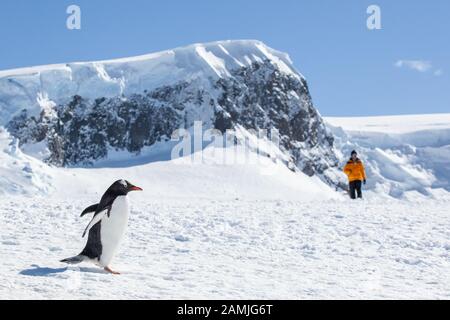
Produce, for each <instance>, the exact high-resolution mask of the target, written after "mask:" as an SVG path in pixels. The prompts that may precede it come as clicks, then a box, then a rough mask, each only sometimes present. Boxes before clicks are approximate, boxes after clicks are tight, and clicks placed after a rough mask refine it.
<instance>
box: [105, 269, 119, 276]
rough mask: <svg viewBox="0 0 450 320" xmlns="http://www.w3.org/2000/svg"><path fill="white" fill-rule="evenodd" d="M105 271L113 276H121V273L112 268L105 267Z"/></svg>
mask: <svg viewBox="0 0 450 320" xmlns="http://www.w3.org/2000/svg"><path fill="white" fill-rule="evenodd" d="M105 271H106V272H109V273H111V274H115V275H119V274H120V272H117V271H113V270H111V268H110V267H105Z"/></svg>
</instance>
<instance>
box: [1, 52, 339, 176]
mask: <svg viewBox="0 0 450 320" xmlns="http://www.w3.org/2000/svg"><path fill="white" fill-rule="evenodd" d="M208 81H209V82H210V83H211V85H210V88H209V89H205V88H204V86H203V85H199V84H198V82H196V81H192V82H182V83H178V84H175V85H172V86H163V87H160V88H157V89H155V90H152V91H151V92H148V91H145V92H142V93H141V94H134V95H131V96H126V97H124V96H121V97H115V98H108V99H107V98H102V97H99V98H98V99H96V100H95V101H89V100H86V99H84V98H83V97H80V96H74V97H73V98H72V99H71V101H70V103H68V104H65V105H57V106H54V107H53V108H52V109H51V110H48V109H46V110H43V111H42V113H41V115H40V117H39V118H35V117H30V116H28V115H27V113H26V111H23V112H22V113H20V114H19V115H18V116H16V117H15V118H14V119H13V120H11V121H10V122H9V124H8V130H9V131H10V133H11V134H12V135H13V136H15V137H16V138H18V139H19V141H20V144H21V145H23V144H28V143H38V142H42V141H45V142H46V144H47V146H48V149H49V151H50V154H51V155H50V157H49V158H48V159H46V161H47V162H48V163H51V164H53V165H57V166H70V165H77V164H84V165H87V164H90V163H92V162H93V161H95V160H98V159H102V158H105V157H107V155H108V150H111V149H115V150H127V151H129V152H130V153H139V152H140V150H142V148H143V147H145V146H151V145H153V144H154V143H156V142H158V141H166V140H169V139H170V137H171V135H172V133H173V132H174V131H175V130H176V129H179V128H189V127H191V126H192V125H193V122H194V121H196V120H204V119H207V121H208V124H207V125H209V126H210V127H214V128H216V129H218V130H220V131H221V132H225V131H226V130H227V129H234V128H235V127H236V126H237V125H240V126H242V127H244V128H246V129H254V130H258V129H266V130H271V129H277V130H278V131H279V133H280V148H281V150H282V151H284V152H285V153H286V154H288V155H290V157H291V159H292V162H293V163H295V164H296V166H297V167H298V168H299V169H300V170H302V171H303V172H304V173H306V174H308V175H310V176H312V175H314V174H321V173H323V172H324V170H326V169H328V168H330V167H334V166H336V165H337V159H336V157H335V155H334V151H333V137H332V135H331V133H329V132H328V131H327V129H326V127H325V125H324V123H323V121H322V118H321V117H320V115H319V114H318V112H317V111H316V109H315V108H314V106H313V103H312V101H311V97H310V94H309V90H308V86H307V84H306V81H305V80H304V79H303V78H297V77H294V76H292V75H287V74H284V73H282V72H280V70H278V69H277V67H276V66H275V65H274V64H272V63H271V62H270V61H268V60H267V61H264V62H260V63H254V64H253V65H252V66H250V67H243V68H240V69H237V70H234V71H233V72H232V74H231V77H227V78H220V79H219V80H212V79H208Z"/></svg>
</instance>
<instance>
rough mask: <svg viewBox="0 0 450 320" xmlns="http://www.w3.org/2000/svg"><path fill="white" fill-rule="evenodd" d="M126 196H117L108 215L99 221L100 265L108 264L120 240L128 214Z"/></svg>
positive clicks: (126, 223) (105, 265)
mask: <svg viewBox="0 0 450 320" xmlns="http://www.w3.org/2000/svg"><path fill="white" fill-rule="evenodd" d="M129 213H130V211H129V205H128V197H127V196H121V197H117V198H116V199H115V200H114V202H113V205H112V207H111V211H110V216H109V217H108V215H105V217H104V218H103V219H102V222H101V231H100V237H101V242H102V255H101V256H100V261H99V262H100V265H101V266H103V267H107V266H109V264H110V263H111V260H112V259H113V258H114V255H115V254H116V252H117V250H118V249H119V245H120V243H121V242H122V239H123V236H124V234H125V230H126V228H127V225H128V216H129Z"/></svg>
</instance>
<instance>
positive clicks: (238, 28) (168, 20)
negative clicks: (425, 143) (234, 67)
mask: <svg viewBox="0 0 450 320" xmlns="http://www.w3.org/2000/svg"><path fill="white" fill-rule="evenodd" d="M71 4H76V5H79V6H80V7H81V10H82V29H81V30H79V31H70V30H68V29H67V28H66V18H67V14H66V8H67V7H68V6H69V5H71ZM370 4H377V5H379V6H380V8H381V13H382V17H381V18H382V30H374V31H369V30H368V29H367V27H366V19H367V17H368V15H367V14H366V9H367V7H368V6H369V5H370ZM449 16H450V1H448V0H431V1H423V0H414V1H407V0H395V1H392V0H371V1H366V0H346V1H335V0H315V1H313V0H307V1H304V0H277V1H264V0H227V1H211V0H191V1H187V0H184V1H182V0H164V1H160V0H128V1H107V0H95V1H92V0H91V1H87V0H72V1H66V0H58V1H55V0H39V1H31V0H26V1H25V0H2V1H1V3H0V41H1V50H0V70H4V69H11V68H17V67H25V66H32V65H41V64H51V63H61V62H70V61H89V60H98V59H110V58H118V57H126V56H133V55H138V54H143V53H149V52H154V51H160V50H165V49H170V48H174V47H178V46H183V45H187V44H190V43H194V42H209V41H215V40H225V39H258V40H262V41H264V42H265V43H266V44H268V45H269V46H271V47H273V48H275V49H278V50H281V51H285V52H287V53H289V55H290V56H291V58H292V60H293V61H294V64H295V66H296V67H297V69H298V70H299V71H300V72H301V73H302V74H303V75H305V76H306V78H307V80H308V82H309V86H310V90H311V93H312V95H313V99H314V102H315V105H316V107H317V108H318V109H319V110H320V112H321V113H322V114H323V115H327V116H361V115H385V114H416V113H439V112H450V86H449V85H450V41H449V34H450V19H448V17H449Z"/></svg>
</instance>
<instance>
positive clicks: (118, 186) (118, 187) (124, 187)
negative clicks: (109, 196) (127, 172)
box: [108, 180, 142, 195]
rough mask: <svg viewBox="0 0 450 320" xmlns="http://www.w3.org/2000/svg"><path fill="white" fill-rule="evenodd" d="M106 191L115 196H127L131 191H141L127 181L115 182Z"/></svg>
mask: <svg viewBox="0 0 450 320" xmlns="http://www.w3.org/2000/svg"><path fill="white" fill-rule="evenodd" d="M108 191H110V192H112V193H114V194H117V195H127V194H128V192H131V191H142V188H139V187H136V186H135V185H133V184H131V183H130V182H129V181H127V180H117V181H116V182H114V183H113V184H112V186H111V187H109V189H108Z"/></svg>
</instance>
